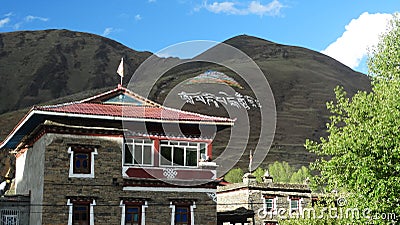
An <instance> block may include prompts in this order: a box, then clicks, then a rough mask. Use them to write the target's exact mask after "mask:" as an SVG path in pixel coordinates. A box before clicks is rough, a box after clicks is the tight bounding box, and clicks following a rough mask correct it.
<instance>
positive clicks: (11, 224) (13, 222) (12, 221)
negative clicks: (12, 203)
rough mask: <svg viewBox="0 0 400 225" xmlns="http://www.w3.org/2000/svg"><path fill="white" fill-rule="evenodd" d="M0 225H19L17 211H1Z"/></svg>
mask: <svg viewBox="0 0 400 225" xmlns="http://www.w3.org/2000/svg"><path fill="white" fill-rule="evenodd" d="M0 224H4V225H19V211H18V210H11V209H3V210H1V221H0Z"/></svg>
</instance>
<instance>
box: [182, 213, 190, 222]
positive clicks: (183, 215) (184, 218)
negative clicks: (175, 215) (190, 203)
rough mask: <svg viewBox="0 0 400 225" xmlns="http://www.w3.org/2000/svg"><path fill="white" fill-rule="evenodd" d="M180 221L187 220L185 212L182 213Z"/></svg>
mask: <svg viewBox="0 0 400 225" xmlns="http://www.w3.org/2000/svg"><path fill="white" fill-rule="evenodd" d="M181 221H182V222H187V221H188V217H187V214H186V213H185V214H182V217H181Z"/></svg>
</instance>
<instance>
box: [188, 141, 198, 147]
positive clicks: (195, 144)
mask: <svg viewBox="0 0 400 225" xmlns="http://www.w3.org/2000/svg"><path fill="white" fill-rule="evenodd" d="M197 145H198V143H196V142H190V143H189V146H195V147H197Z"/></svg>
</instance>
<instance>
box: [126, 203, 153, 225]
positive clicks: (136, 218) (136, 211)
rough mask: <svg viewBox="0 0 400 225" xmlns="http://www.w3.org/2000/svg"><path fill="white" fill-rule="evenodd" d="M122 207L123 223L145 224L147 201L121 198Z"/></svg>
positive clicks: (127, 224) (130, 224)
mask: <svg viewBox="0 0 400 225" xmlns="http://www.w3.org/2000/svg"><path fill="white" fill-rule="evenodd" d="M120 207H121V208H122V213H121V225H144V224H146V217H145V216H146V213H145V210H146V208H147V201H145V200H144V201H136V200H134V201H131V200H121V203H120Z"/></svg>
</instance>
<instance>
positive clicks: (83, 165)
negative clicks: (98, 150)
mask: <svg viewBox="0 0 400 225" xmlns="http://www.w3.org/2000/svg"><path fill="white" fill-rule="evenodd" d="M82 167H83V168H85V169H86V168H87V167H88V161H87V160H83V161H82Z"/></svg>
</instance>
